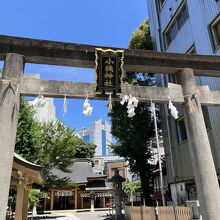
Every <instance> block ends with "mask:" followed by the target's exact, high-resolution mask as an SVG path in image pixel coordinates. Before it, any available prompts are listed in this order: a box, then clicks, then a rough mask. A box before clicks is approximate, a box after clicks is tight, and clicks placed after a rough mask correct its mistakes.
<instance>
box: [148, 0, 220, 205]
mask: <svg viewBox="0 0 220 220" xmlns="http://www.w3.org/2000/svg"><path fill="white" fill-rule="evenodd" d="M147 2H148V10H149V20H150V31H151V36H152V40H153V47H154V50H156V51H167V52H176V53H188V54H195V53H196V54H208V55H220V1H218V0H205V1H204V0H203V1H201V0H175V1H174V0H148V1H147ZM157 80H158V85H159V86H167V84H168V83H169V82H170V83H178V82H179V79H178V76H175V75H172V76H171V75H163V74H161V75H159V77H158V79H157ZM196 82H197V85H200V86H203V85H208V86H209V88H210V90H219V89H220V79H219V78H214V77H196ZM177 107H178V110H179V116H180V117H179V118H178V119H177V120H175V119H174V118H172V117H171V116H170V114H169V111H168V109H167V105H161V117H162V127H163V138H164V147H165V154H166V164H167V170H168V181H169V184H170V186H171V191H172V196H173V200H174V202H176V203H182V202H183V203H184V201H185V200H186V199H196V198H197V192H196V187H195V183H194V178H193V171H192V164H191V162H190V160H189V145H188V140H187V134H186V129H185V124H184V117H183V113H182V109H181V106H177ZM203 115H204V119H205V124H206V127H207V132H208V136H209V141H210V145H211V150H212V153H213V159H214V162H215V166H216V171H217V174H218V178H220V146H219V140H220V135H219V129H220V108H218V107H205V106H204V107H203ZM207 190H208V189H207Z"/></svg>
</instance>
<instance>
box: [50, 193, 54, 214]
mask: <svg viewBox="0 0 220 220" xmlns="http://www.w3.org/2000/svg"><path fill="white" fill-rule="evenodd" d="M53 205H54V190H53V189H52V190H51V194H50V210H53Z"/></svg>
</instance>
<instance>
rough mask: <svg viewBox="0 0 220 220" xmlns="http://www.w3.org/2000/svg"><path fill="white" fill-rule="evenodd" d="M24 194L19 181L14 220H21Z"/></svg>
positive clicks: (23, 187)
mask: <svg viewBox="0 0 220 220" xmlns="http://www.w3.org/2000/svg"><path fill="white" fill-rule="evenodd" d="M24 194H25V186H24V182H23V181H21V180H20V181H19V183H18V187H17V195H16V208H15V220H23V212H24V207H23V205H24ZM4 219H5V218H4Z"/></svg>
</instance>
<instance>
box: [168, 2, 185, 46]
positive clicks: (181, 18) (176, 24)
mask: <svg viewBox="0 0 220 220" xmlns="http://www.w3.org/2000/svg"><path fill="white" fill-rule="evenodd" d="M188 17H189V14H188V10H187V7H186V3H185V1H184V2H183V3H182V5H181V6H180V8H179V9H178V10H177V12H176V14H175V15H174V17H173V18H172V20H171V21H170V24H169V26H168V27H167V28H166V30H165V31H164V38H165V46H166V47H168V45H169V44H170V43H171V42H172V41H173V39H174V38H175V37H176V35H177V33H178V32H179V30H180V29H181V27H182V26H183V25H184V24H185V22H186V20H187V19H188Z"/></svg>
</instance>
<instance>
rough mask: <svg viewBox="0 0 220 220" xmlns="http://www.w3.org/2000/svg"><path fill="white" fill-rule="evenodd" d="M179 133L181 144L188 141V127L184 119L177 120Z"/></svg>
mask: <svg viewBox="0 0 220 220" xmlns="http://www.w3.org/2000/svg"><path fill="white" fill-rule="evenodd" d="M177 133H178V141H179V143H181V142H183V141H185V140H187V134H186V127H185V122H184V118H183V117H182V118H180V119H178V120H177Z"/></svg>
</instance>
